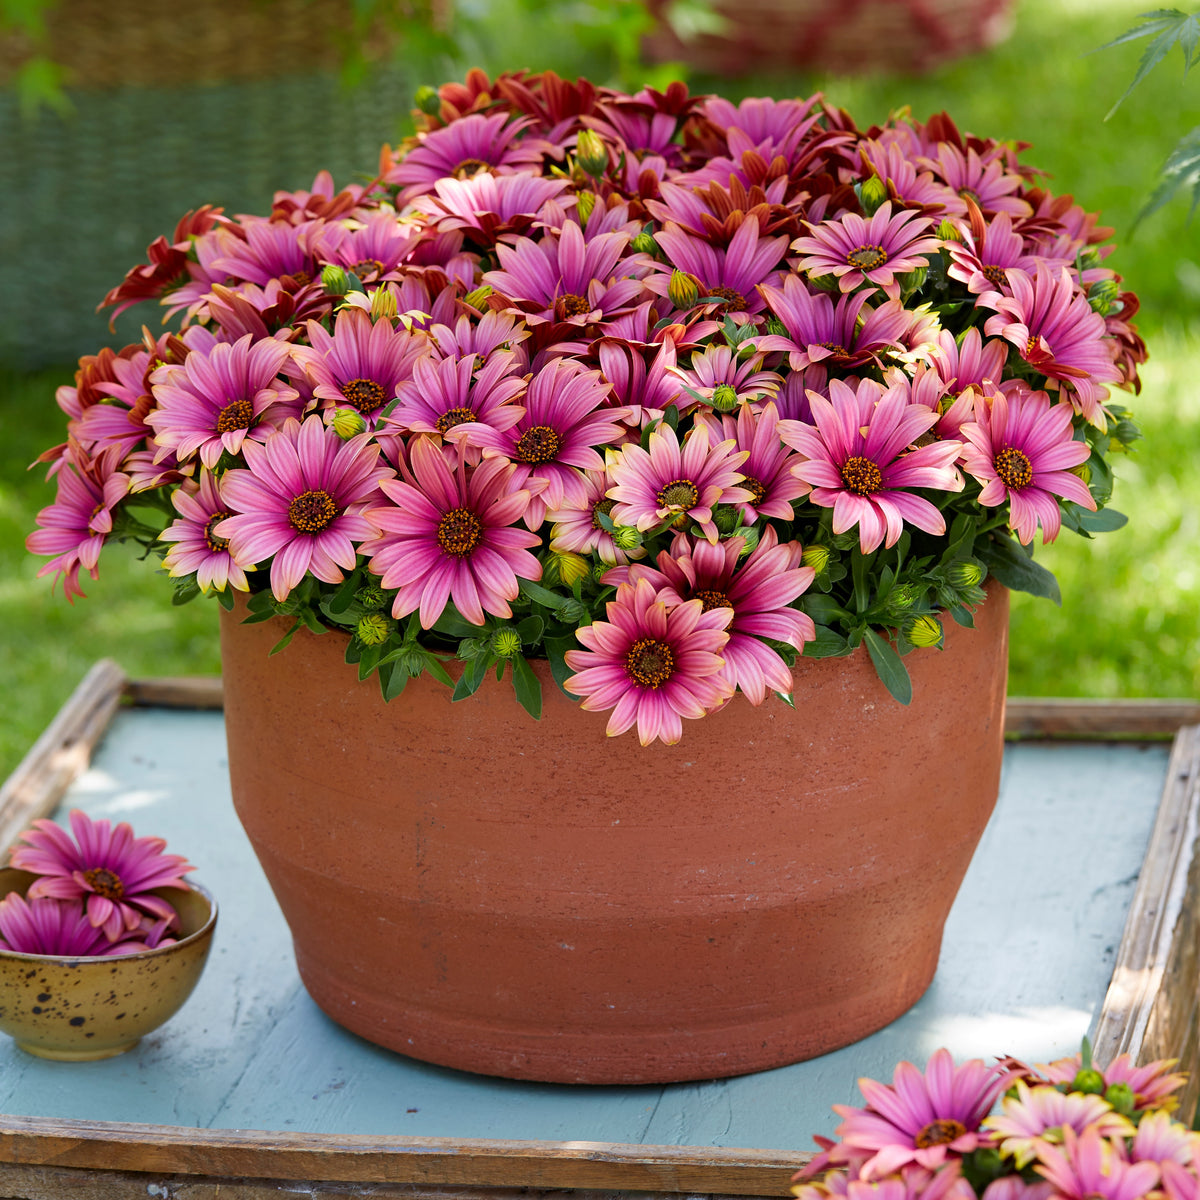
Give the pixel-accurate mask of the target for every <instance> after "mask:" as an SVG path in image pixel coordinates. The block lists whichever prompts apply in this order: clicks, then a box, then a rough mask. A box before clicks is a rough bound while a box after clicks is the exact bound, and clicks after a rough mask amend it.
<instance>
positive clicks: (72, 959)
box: [0, 880, 217, 966]
mask: <svg viewBox="0 0 1200 1200" xmlns="http://www.w3.org/2000/svg"><path fill="white" fill-rule="evenodd" d="M161 890H163V891H167V890H170V891H173V892H177V891H181V890H183V889H181V888H170V889H166V888H163V889H161ZM187 890H188V891H192V892H199V893H200V895H201V896H202V897H203V898H204V900H205V902H206V903H207V904H208V918H207V919H206V920H205V922H204V924H203V925H201V926H200V928H199V929H197V930H196V931H195V933H189V934H188V935H187V937H185V938H180V939H179V940H178V941H175V942H171V943H170V945H167V946H155V947H153V948H152V949H150V950H137V951H134V952H132V953H129V954H82V955H78V954H77V955H62V954H29V953H26V952H25V951H23V950H8V949H6V948H5V947H3V946H0V962H3V961H10V962H25V961H28V962H34V963H56V964H58V965H60V966H78V965H79V964H81V963H108V964H110V965H111V964H115V963H120V962H143V961H145V960H146V959H148V958H156V957H158V956H160V955H166V954H170V953H171V952H172V951H178V950H182V949H184V948H185V947H187V946H191V945H193V944H194V943H195V942H198V941H199V940H200V939H201V938H202V937H205V936H207V935H208V934H210V933H211V932H212V929H213V926H214V925H215V924H216V923H217V901H216V897H215V896H213V894H212V892H210V891H209V890H208V888H206V887H204V886H203V885H202V884H199V883H193V882H192V881H191V880H189V881H188V886H187Z"/></svg>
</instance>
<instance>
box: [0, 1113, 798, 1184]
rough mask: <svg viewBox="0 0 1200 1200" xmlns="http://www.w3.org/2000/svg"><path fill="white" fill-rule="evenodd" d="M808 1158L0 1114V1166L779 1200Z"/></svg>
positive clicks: (603, 1144) (740, 1151)
mask: <svg viewBox="0 0 1200 1200" xmlns="http://www.w3.org/2000/svg"><path fill="white" fill-rule="evenodd" d="M811 1157H812V1156H811V1155H810V1154H803V1153H780V1152H778V1151H773V1150H751V1149H725V1148H721V1147H714V1146H642V1145H617V1144H613V1143H606V1142H582V1141H580V1142H530V1141H492V1140H484V1139H475V1138H459V1139H454V1138H431V1137H397V1138H384V1137H374V1136H343V1137H333V1136H330V1135H327V1134H307V1133H281V1132H277V1131H270V1132H268V1131H257V1130H241V1129H235V1130H228V1129H184V1128H180V1127H177V1126H173V1125H125V1124H120V1123H117V1122H108V1121H63V1120H57V1119H53V1118H48V1117H14V1116H0V1162H8V1163H23V1164H26V1165H29V1166H53V1167H71V1168H76V1169H82V1170H102V1171H134V1172H151V1173H170V1174H177V1175H199V1176H204V1177H207V1178H211V1179H215V1178H218V1177H240V1178H258V1179H283V1180H312V1179H323V1180H330V1179H333V1180H339V1181H343V1182H345V1183H404V1184H430V1185H439V1186H442V1185H451V1186H457V1185H462V1186H465V1187H489V1188H496V1187H499V1188H506V1187H529V1188H536V1189H547V1188H549V1189H558V1188H570V1189H580V1188H581V1189H592V1190H606V1189H617V1190H621V1191H640V1192H645V1191H653V1192H659V1191H661V1192H671V1193H678V1192H688V1193H699V1192H704V1193H725V1194H729V1195H745V1196H781V1195H786V1194H787V1190H788V1183H789V1181H790V1179H791V1177H792V1175H793V1174H794V1173H795V1172H796V1171H797V1170H798V1169H799V1168H800V1167H801V1166H802V1165H803V1164H804V1163H805V1162H807V1161H808V1160H809V1159H810V1158H811Z"/></svg>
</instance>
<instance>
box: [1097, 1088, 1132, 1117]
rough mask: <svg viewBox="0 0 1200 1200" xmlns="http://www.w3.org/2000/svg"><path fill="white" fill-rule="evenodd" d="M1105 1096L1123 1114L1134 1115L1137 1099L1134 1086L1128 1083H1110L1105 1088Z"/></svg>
mask: <svg viewBox="0 0 1200 1200" xmlns="http://www.w3.org/2000/svg"><path fill="white" fill-rule="evenodd" d="M1104 1098H1105V1100H1107V1101H1108V1102H1109V1104H1111V1105H1112V1106H1113V1108H1115V1109H1116V1110H1117V1112H1119V1113H1121V1114H1122V1116H1126V1117H1129V1116H1132V1115H1133V1106H1134V1104H1135V1099H1134V1095H1133V1088H1131V1087H1130V1086H1129V1084H1127V1083H1110V1084H1109V1085H1108V1087H1106V1088H1105V1089H1104Z"/></svg>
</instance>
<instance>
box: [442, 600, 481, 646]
mask: <svg viewBox="0 0 1200 1200" xmlns="http://www.w3.org/2000/svg"><path fill="white" fill-rule="evenodd" d="M483 628H484V626H482V625H472V624H471V622H470V621H468V620H467V619H466V617H464V616H463V615H462V614H461V613H460V612H459V611H458V609H456V608H455V607H454V605H453V604H447V605H446V607H445V608H443V609H442V615H441V616H440V617H438V619H437V620H436V621H434V623H433V632H434V633H444V634H445V635H446V636H447V637H451V638H465V637H478V636H479V633H480V630H481V629H483Z"/></svg>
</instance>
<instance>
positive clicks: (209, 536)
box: [204, 512, 233, 554]
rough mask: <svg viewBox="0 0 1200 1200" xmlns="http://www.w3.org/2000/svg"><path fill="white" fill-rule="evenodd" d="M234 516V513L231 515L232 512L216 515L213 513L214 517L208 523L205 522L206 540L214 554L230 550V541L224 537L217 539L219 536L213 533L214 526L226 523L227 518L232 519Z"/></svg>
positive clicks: (216, 513) (217, 513)
mask: <svg viewBox="0 0 1200 1200" xmlns="http://www.w3.org/2000/svg"><path fill="white" fill-rule="evenodd" d="M232 516H233V513H231V512H215V513H213V515H212V516H211V517H209V518H208V520H207V522H205V525H204V540H205V542H206V543H207V544H208V548H209V549H210V550H211V551H212V552H213V553H214V554H219V553H220V552H221V551H222V550H228V549H229V539H228V538H223V537H217V535H216V534H215V533H213V526H214V525H217V524H218V523H220V522H221V521H224V520H225V518H226V517H232Z"/></svg>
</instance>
